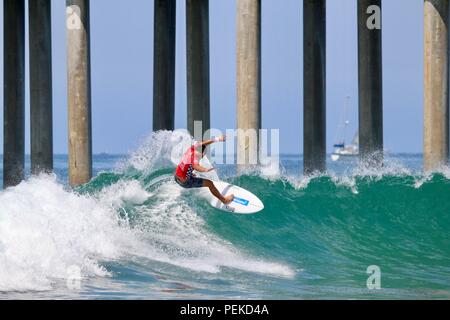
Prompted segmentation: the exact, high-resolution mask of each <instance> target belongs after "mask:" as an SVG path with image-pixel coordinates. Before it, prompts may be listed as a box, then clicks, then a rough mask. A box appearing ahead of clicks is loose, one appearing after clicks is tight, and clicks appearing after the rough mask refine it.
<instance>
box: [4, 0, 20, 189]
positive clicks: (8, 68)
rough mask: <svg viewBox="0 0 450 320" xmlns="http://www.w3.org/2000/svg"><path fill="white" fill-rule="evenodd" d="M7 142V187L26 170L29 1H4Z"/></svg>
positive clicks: (5, 129)
mask: <svg viewBox="0 0 450 320" xmlns="http://www.w3.org/2000/svg"><path fill="white" fill-rule="evenodd" d="M3 4H4V8H3V17H4V20H3V23H4V43H3V50H4V53H3V54H4V55H3V59H4V60H3V66H4V87H3V89H4V91H3V97H4V118H3V121H4V136H3V139H4V145H3V186H4V187H5V188H6V187H11V186H15V185H17V184H19V183H20V182H21V181H22V180H23V179H24V171H25V1H24V0H4V1H3Z"/></svg>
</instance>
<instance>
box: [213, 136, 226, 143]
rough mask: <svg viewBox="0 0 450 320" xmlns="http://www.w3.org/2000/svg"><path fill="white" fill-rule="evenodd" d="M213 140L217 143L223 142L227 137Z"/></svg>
mask: <svg viewBox="0 0 450 320" xmlns="http://www.w3.org/2000/svg"><path fill="white" fill-rule="evenodd" d="M215 140H216V141H217V142H224V141H225V140H227V137H226V136H220V137H217V138H216V139H215Z"/></svg>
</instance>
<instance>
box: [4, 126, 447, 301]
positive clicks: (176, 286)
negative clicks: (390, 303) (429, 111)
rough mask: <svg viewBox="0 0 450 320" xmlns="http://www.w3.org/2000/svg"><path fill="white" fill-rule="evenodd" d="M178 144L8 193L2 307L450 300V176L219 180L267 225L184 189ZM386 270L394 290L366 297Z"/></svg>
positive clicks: (286, 159)
mask: <svg viewBox="0 0 450 320" xmlns="http://www.w3.org/2000/svg"><path fill="white" fill-rule="evenodd" d="M165 139H168V137H167V134H166V135H155V136H153V137H149V138H148V139H147V141H146V142H144V143H143V145H142V146H141V147H140V148H139V150H137V151H136V152H133V153H131V154H130V155H123V156H112V155H96V156H95V157H94V171H95V178H94V179H93V180H92V182H90V183H89V184H87V185H85V186H82V187H80V188H77V189H76V190H71V189H70V188H69V187H68V186H67V157H66V156H64V155H62V156H56V158H55V172H56V173H55V175H51V176H39V177H33V178H29V179H28V180H27V181H26V182H24V183H22V184H21V185H19V186H18V187H15V188H10V189H7V190H5V191H1V192H0V299H13V298H19V299H22V298H37V299H40V298H42V299H44V298H51V299H53V298H57V299H65V298H80V299H94V298H95V299H113V298H114V299H115V298H119V299H135V298H136V299H231V298H233V299H235V298H238V299H241V298H242V299H259V298H263V299H421V298H423V299H449V298H450V196H449V195H450V180H449V178H450V170H448V169H447V168H443V169H442V170H441V171H440V172H437V173H434V174H429V175H424V174H423V173H422V156H421V155H408V154H392V155H387V156H386V164H385V167H384V168H383V169H379V170H373V169H370V168H364V167H362V166H359V165H358V163H357V161H356V160H352V159H349V160H345V161H340V162H336V163H333V162H331V161H330V162H328V173H327V174H324V175H321V176H313V177H304V176H303V175H302V174H301V172H302V167H301V163H302V157H301V156H300V155H283V156H282V157H281V171H280V173H279V174H277V175H275V176H269V177H267V176H265V175H262V174H260V173H258V172H256V171H254V172H251V173H248V174H244V175H240V176H237V175H236V170H235V167H234V166H233V165H217V166H216V167H217V168H218V173H219V176H220V177H221V178H222V179H223V180H226V181H228V182H231V183H233V184H237V185H240V186H242V187H244V188H246V189H248V190H251V191H252V192H253V193H255V194H256V195H257V196H258V197H260V198H261V200H262V201H263V202H264V204H265V209H264V210H263V211H262V212H260V213H258V214H255V215H250V216H245V215H236V214H229V213H225V212H222V211H218V210H216V209H213V208H212V207H210V206H209V205H208V203H207V202H206V201H205V199H204V198H202V196H201V195H199V194H197V193H196V192H192V191H187V190H181V189H180V188H179V187H178V186H177V185H176V184H175V183H174V182H173V179H172V172H173V170H174V166H173V164H172V163H171V161H170V160H168V157H167V150H166V149H165V148H166V147H167V144H166V141H165ZM372 265H375V266H378V267H379V269H380V271H381V283H380V285H381V289H379V290H369V289H368V288H367V284H366V281H367V278H368V277H369V274H367V272H366V271H367V268H368V267H369V266H372Z"/></svg>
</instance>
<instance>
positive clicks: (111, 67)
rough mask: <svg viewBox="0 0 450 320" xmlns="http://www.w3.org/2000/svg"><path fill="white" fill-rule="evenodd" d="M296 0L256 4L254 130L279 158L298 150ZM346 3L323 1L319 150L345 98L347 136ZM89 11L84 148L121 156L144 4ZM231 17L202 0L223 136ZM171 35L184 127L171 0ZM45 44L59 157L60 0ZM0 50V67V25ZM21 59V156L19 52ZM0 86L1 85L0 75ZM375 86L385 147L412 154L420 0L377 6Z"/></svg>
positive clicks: (138, 101) (181, 47) (148, 19)
mask: <svg viewBox="0 0 450 320" xmlns="http://www.w3.org/2000/svg"><path fill="white" fill-rule="evenodd" d="M302 3H303V2H302V1H301V0H262V127H263V128H265V129H280V139H281V142H280V151H281V152H282V153H301V152H302V150H303V134H302V132H303V111H302V110H303V109H302V108H303V52H302V47H303V25H302V24H303V10H302V7H303V5H302ZM356 3H357V1H356V0H327V146H328V151H331V150H332V146H333V143H334V142H335V139H336V130H337V127H338V125H339V119H340V118H341V114H342V111H343V106H344V101H345V97H346V96H350V105H349V116H348V120H349V122H350V125H349V129H348V131H347V140H350V139H351V137H352V136H353V134H354V133H355V132H356V130H357V117H358V116H357V110H358V74H357V71H358V70H357V24H356ZM90 5H91V67H92V71H91V78H92V125H93V151H94V153H101V152H107V153H122V154H123V153H128V152H129V151H131V150H133V149H135V148H136V147H138V146H139V144H140V143H141V142H142V140H143V139H144V138H145V137H147V136H148V135H149V134H150V132H151V130H152V103H153V98H152V96H153V1H152V0H129V1H119V0H95V1H91V2H90ZM235 11H236V0H210V81H211V89H210V90H211V125H212V127H213V128H218V129H220V130H223V131H225V129H229V128H231V129H232V128H235V127H236V27H235V24H236V12H235ZM0 17H1V19H3V6H2V5H0ZM27 28H28V26H27ZM26 36H27V37H28V34H27V35H26ZM176 38H177V39H176V40H177V45H176V50H177V52H176V97H175V100H176V102H175V103H176V114H175V127H176V128H185V127H186V19H185V0H177V36H176ZM52 41H53V49H52V54H53V109H54V115H53V117H54V123H53V124H54V151H55V153H60V154H61V153H67V97H66V94H67V79H66V71H67V69H66V34H65V1H64V0H52ZM0 47H1V48H0V61H3V23H0ZM26 57H27V58H26V60H27V66H26V72H27V75H26V76H27V84H26V92H27V96H26V108H27V119H26V124H27V126H26V127H27V128H26V152H27V153H29V140H30V139H29V84H28V83H29V77H28V70H29V68H28V47H27V55H26ZM0 72H1V74H3V64H2V63H0ZM0 84H1V86H2V87H3V77H0ZM383 90H384V97H383V103H384V141H385V149H386V150H389V151H390V152H414V153H417V152H422V149H423V148H422V145H423V142H422V141H423V137H422V134H423V128H422V125H423V124H422V120H423V111H422V110H423V0H385V1H383ZM0 105H2V106H3V92H2V93H1V95H0ZM0 121H1V123H3V113H2V112H0ZM0 144H1V145H3V131H2V130H0ZM0 153H1V152H0Z"/></svg>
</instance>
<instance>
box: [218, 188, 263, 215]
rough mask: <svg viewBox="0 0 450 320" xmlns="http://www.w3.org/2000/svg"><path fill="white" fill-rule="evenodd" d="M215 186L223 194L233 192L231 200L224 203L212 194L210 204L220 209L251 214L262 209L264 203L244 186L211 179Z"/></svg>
mask: <svg viewBox="0 0 450 320" xmlns="http://www.w3.org/2000/svg"><path fill="white" fill-rule="evenodd" d="M213 182H214V185H215V186H216V188H217V189H218V190H219V192H220V193H221V194H222V195H223V196H227V195H229V194H234V200H233V202H231V203H229V204H227V205H225V204H223V203H222V202H221V201H220V200H219V199H217V198H216V197H214V196H212V198H211V201H210V204H211V205H212V206H213V207H215V208H217V209H220V210H223V211H228V212H232V213H239V214H252V213H256V212H259V211H261V210H262V209H264V204H263V203H262V201H261V200H259V198H258V197H257V196H255V195H254V194H253V193H251V192H250V191H247V190H245V189H244V188H241V187H238V186H235V185H232V184H229V183H226V182H224V181H213Z"/></svg>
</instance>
